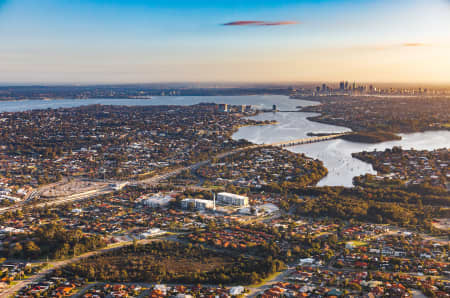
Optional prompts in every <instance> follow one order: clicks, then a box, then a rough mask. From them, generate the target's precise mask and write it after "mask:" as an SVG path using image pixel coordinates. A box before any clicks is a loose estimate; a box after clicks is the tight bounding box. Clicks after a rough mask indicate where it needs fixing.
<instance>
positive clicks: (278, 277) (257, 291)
mask: <svg viewBox="0 0 450 298" xmlns="http://www.w3.org/2000/svg"><path fill="white" fill-rule="evenodd" d="M293 272H295V269H292V268H288V269H286V270H285V271H283V272H281V273H278V274H276V275H275V276H273V277H272V278H271V279H269V280H266V281H264V282H263V283H262V284H261V285H259V286H256V287H252V286H250V287H248V289H249V290H250V293H249V295H248V296H249V297H257V296H258V294H262V293H263V292H264V291H265V290H267V289H269V288H271V287H272V286H273V285H274V284H276V283H279V282H281V281H283V280H284V279H285V278H286V277H288V276H289V275H291V274H292V273H293Z"/></svg>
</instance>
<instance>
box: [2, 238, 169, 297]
mask: <svg viewBox="0 0 450 298" xmlns="http://www.w3.org/2000/svg"><path fill="white" fill-rule="evenodd" d="M165 239H166V238H165V237H161V238H159V237H158V238H152V239H143V240H140V241H137V243H139V244H147V243H150V242H153V241H160V240H165ZM132 243H133V242H131V241H130V242H121V243H119V244H117V245H115V246H113V247H106V248H103V249H100V250H96V251H91V252H88V253H85V254H82V255H80V256H77V257H73V258H71V259H66V260H61V261H53V262H49V265H50V266H49V268H47V269H44V270H41V271H40V272H39V273H37V274H35V275H32V276H30V277H29V278H27V279H24V280H21V281H19V282H18V283H17V284H15V285H14V286H12V287H10V288H8V289H6V290H5V291H3V292H1V293H0V298H6V297H11V296H13V295H14V293H16V292H17V291H19V290H20V289H22V288H24V287H26V286H28V285H30V284H31V283H34V282H39V281H40V280H42V279H43V278H44V277H45V276H46V275H47V274H49V273H51V272H52V271H54V270H56V269H59V268H61V267H64V266H66V265H68V264H70V263H73V262H77V261H79V260H81V259H84V258H88V257H91V256H94V255H97V254H101V253H105V252H108V251H112V250H116V249H119V248H122V247H124V246H127V245H131V244H132Z"/></svg>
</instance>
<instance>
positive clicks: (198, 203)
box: [181, 199, 214, 210]
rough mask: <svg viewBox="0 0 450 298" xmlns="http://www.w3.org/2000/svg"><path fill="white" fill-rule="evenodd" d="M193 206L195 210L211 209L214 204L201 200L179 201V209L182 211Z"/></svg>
mask: <svg viewBox="0 0 450 298" xmlns="http://www.w3.org/2000/svg"><path fill="white" fill-rule="evenodd" d="M190 206H193V207H194V209H197V210H205V209H213V208H214V202H213V201H209V200H202V199H184V200H182V201H181V207H182V208H183V209H188V208H190Z"/></svg>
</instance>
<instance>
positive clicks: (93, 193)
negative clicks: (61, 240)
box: [0, 133, 347, 214]
mask: <svg viewBox="0 0 450 298" xmlns="http://www.w3.org/2000/svg"><path fill="white" fill-rule="evenodd" d="M345 134H347V133H342V134H333V135H329V136H321V137H311V138H304V139H298V140H292V141H286V142H279V143H271V144H261V145H250V146H246V147H242V148H237V149H234V150H231V151H229V152H224V153H220V154H217V155H216V156H214V158H211V159H208V160H204V161H200V162H198V163H195V164H192V165H190V166H186V167H182V168H178V169H175V170H172V171H170V172H167V173H164V174H161V175H157V176H154V177H151V178H148V179H144V180H132V181H122V182H128V183H132V184H138V185H157V184H159V183H160V182H161V181H163V180H165V179H168V178H171V177H175V176H177V175H179V174H180V173H181V172H183V171H187V170H195V169H198V168H199V167H202V166H204V165H207V164H209V163H211V160H212V159H222V158H224V157H227V156H230V155H233V154H236V153H239V152H242V151H246V150H252V149H257V148H264V147H272V146H275V147H288V146H294V145H301V144H309V143H314V142H323V141H327V140H330V139H335V138H338V137H340V136H342V135H345ZM114 191H115V190H114V189H113V188H111V187H103V188H99V189H96V190H90V191H86V192H82V193H78V194H73V195H70V196H66V197H59V198H56V199H54V200H52V201H47V202H45V203H38V204H34V205H31V204H30V205H27V207H45V206H57V205H61V204H65V203H69V202H74V201H80V200H86V199H90V198H93V197H96V196H99V195H104V194H109V193H113V192H114ZM38 196H39V192H34V193H33V194H31V195H30V196H29V197H28V198H27V199H26V200H24V201H22V202H20V203H19V204H16V205H14V206H10V207H4V208H0V214H2V213H5V212H9V211H17V210H19V209H22V208H23V207H25V206H26V203H28V202H29V201H30V200H31V198H33V197H38Z"/></svg>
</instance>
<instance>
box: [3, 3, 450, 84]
mask: <svg viewBox="0 0 450 298" xmlns="http://www.w3.org/2000/svg"><path fill="white" fill-rule="evenodd" d="M449 27H450V2H449V1H446V0H445V1H444V0H432V1H425V0H413V1H405V0H399V1H385V0H382V1H364V0H360V1H346V0H341V1H337V0H326V1H313V0H308V1H289V0H286V1H254V0H249V1H245V2H244V3H243V2H242V1H189V3H186V1H170V2H168V1H152V2H151V3H149V2H148V1H139V0H133V1H119V0H115V1H102V0H97V1H76V2H75V1H55V0H44V1H39V3H37V2H34V1H27V0H0V34H1V36H2V41H3V42H2V44H1V45H0V65H1V68H0V84H8V83H70V84H96V83H150V82H237V83H246V82H255V83H268V82H302V81H308V82H312V81H327V82H330V81H331V82H338V81H340V80H342V79H343V78H345V79H346V80H349V81H357V82H374V83H377V82H380V83H381V82H383V83H386V82H393V83H402V82H405V83H435V84H447V83H450V79H449V78H450V58H449V57H448V52H449V49H450V35H449V34H448V33H447V28H449Z"/></svg>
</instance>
